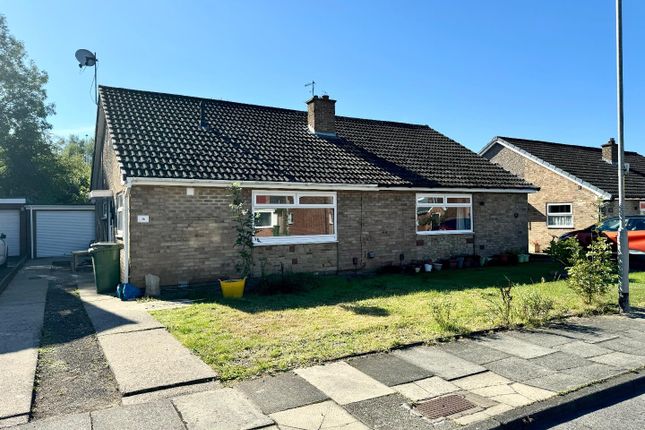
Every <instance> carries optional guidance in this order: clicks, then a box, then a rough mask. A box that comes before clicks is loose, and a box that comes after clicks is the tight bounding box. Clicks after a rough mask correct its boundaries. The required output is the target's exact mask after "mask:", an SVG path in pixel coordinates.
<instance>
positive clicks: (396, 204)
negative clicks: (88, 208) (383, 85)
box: [91, 86, 537, 285]
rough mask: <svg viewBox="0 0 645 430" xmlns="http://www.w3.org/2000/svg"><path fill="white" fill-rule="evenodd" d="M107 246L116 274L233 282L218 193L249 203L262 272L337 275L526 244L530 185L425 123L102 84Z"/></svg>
mask: <svg viewBox="0 0 645 430" xmlns="http://www.w3.org/2000/svg"><path fill="white" fill-rule="evenodd" d="M96 142H97V145H96V148H95V152H94V160H93V170H92V184H91V188H92V197H94V198H95V202H96V207H97V219H98V221H99V222H98V225H99V227H98V229H99V230H98V232H97V236H98V238H99V239H100V240H116V241H119V242H121V243H122V244H123V249H122V252H121V276H122V280H123V281H130V282H133V283H134V284H138V285H142V284H143V282H144V276H145V275H146V274H147V273H153V274H156V275H159V276H160V277H161V283H162V284H163V285H172V284H178V283H183V282H200V281H207V280H213V279H216V278H217V277H218V276H222V275H234V270H233V268H234V266H235V262H236V260H237V251H236V249H235V248H234V245H233V244H234V240H235V230H234V226H233V224H232V220H231V214H230V210H229V207H228V203H229V201H228V198H227V191H226V188H227V187H229V186H230V185H231V183H232V182H239V183H240V184H241V186H242V188H243V190H244V192H245V195H246V196H247V198H248V204H249V206H250V207H252V210H253V211H254V212H255V245H256V248H255V252H254V258H255V262H256V264H255V267H254V271H255V273H259V272H260V271H261V270H264V272H265V273H270V272H276V271H279V270H288V271H294V272H295V271H307V272H338V271H346V270H370V269H376V268H378V267H381V266H384V265H388V264H399V263H400V262H403V263H407V262H410V261H412V260H419V259H423V258H432V259H437V258H444V257H449V256H451V255H471V254H477V255H483V256H488V255H492V254H496V253H499V252H503V251H507V250H518V251H524V250H526V248H527V245H528V239H527V194H528V193H532V192H534V191H536V190H537V188H536V187H534V186H533V185H531V184H529V183H528V182H526V181H524V180H523V179H520V178H518V177H517V176H515V175H513V174H511V173H509V172H507V171H506V170H504V169H502V168H501V167H499V166H496V165H494V164H492V163H490V162H489V161H488V160H486V159H485V158H483V157H481V156H479V155H477V154H475V153H473V152H471V151H470V150H468V149H466V148H465V147H463V146H462V145H460V144H458V143H457V142H455V141H454V140H451V139H449V138H448V137H446V136H444V135H442V134H440V133H438V132H437V131H435V130H433V129H432V128H430V127H428V126H426V125H417V124H404V123H398V122H389V121H376V120H368V119H360V118H349V117H344V116H337V115H336V114H335V100H332V99H330V98H329V97H327V96H322V97H318V96H314V97H312V98H311V99H310V100H309V101H308V102H307V111H298V110H289V109H279V108H274V107H266V106H256V105H250V104H242V103H234V102H229V101H221V100H212V99H204V98H196V97H187V96H180V95H172V94H162V93H154V92H148V91H137V90H129V89H121V88H112V87H105V86H102V87H100V103H99V108H98V115H97V126H96Z"/></svg>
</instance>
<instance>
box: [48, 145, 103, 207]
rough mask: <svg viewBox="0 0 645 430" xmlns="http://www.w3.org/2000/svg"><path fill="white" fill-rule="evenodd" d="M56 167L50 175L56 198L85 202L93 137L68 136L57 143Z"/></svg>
mask: <svg viewBox="0 0 645 430" xmlns="http://www.w3.org/2000/svg"><path fill="white" fill-rule="evenodd" d="M57 146H58V151H57V164H58V166H57V169H56V175H55V176H54V177H52V180H53V181H54V183H55V185H56V190H57V191H58V199H59V200H60V201H63V202H65V203H86V202H87V194H88V193H89V191H90V174H91V170H92V165H91V163H92V153H93V151H94V139H88V138H85V139H81V138H79V137H78V136H74V135H72V136H69V137H68V138H67V139H60V140H59V141H58V143H57Z"/></svg>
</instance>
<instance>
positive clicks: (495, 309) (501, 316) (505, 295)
mask: <svg viewBox="0 0 645 430" xmlns="http://www.w3.org/2000/svg"><path fill="white" fill-rule="evenodd" d="M513 287H514V284H513V283H512V282H511V281H510V280H509V281H508V284H507V285H502V286H500V287H498V289H497V290H498V292H499V294H498V295H491V296H488V297H485V298H486V300H488V303H489V308H490V310H491V312H492V313H493V314H494V316H495V318H496V319H497V320H498V321H499V323H500V324H501V325H502V326H503V327H511V326H512V325H513Z"/></svg>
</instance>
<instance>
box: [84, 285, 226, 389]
mask: <svg viewBox="0 0 645 430" xmlns="http://www.w3.org/2000/svg"><path fill="white" fill-rule="evenodd" d="M79 293H80V297H81V300H82V301H83V304H84V306H85V310H86V311H87V314H88V316H89V318H90V320H91V321H92V324H93V326H94V329H95V330H96V335H97V338H98V341H99V344H100V345H101V348H102V349H103V353H104V354H105V357H106V359H107V361H108V364H109V365H110V369H112V372H113V373H114V377H115V378H116V381H117V384H118V386H119V391H120V392H121V394H122V395H123V396H125V397H127V396H132V395H137V394H142V393H148V392H152V391H157V390H164V389H169V388H173V387H177V386H185V385H191V384H199V383H204V382H208V381H213V380H214V379H216V378H217V374H216V373H215V371H213V369H211V368H210V367H209V366H207V365H206V364H205V363H204V362H203V361H201V360H200V359H199V358H198V357H197V356H195V355H194V354H192V353H191V352H190V351H189V350H188V349H186V348H185V347H184V346H183V345H182V344H181V343H179V342H178V341H177V339H175V338H174V337H173V336H172V335H171V334H170V333H168V332H167V331H166V329H165V328H164V327H163V326H162V325H161V324H160V323H158V322H157V320H155V319H154V318H153V317H152V316H150V314H148V313H147V312H146V310H145V307H144V306H143V305H142V304H141V303H138V302H136V301H130V302H123V301H121V300H119V299H118V298H116V297H111V296H108V295H101V294H97V293H96V288H95V286H94V283H93V282H86V283H83V284H81V285H79Z"/></svg>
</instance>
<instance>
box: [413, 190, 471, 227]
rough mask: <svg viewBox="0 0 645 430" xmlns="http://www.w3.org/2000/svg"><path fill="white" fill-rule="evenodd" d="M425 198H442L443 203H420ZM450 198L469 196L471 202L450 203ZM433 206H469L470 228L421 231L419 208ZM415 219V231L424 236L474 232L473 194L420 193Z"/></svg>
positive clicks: (415, 209)
mask: <svg viewBox="0 0 645 430" xmlns="http://www.w3.org/2000/svg"><path fill="white" fill-rule="evenodd" d="M423 198H442V199H443V203H419V200H420V199H423ZM448 198H467V199H469V203H448ZM432 207H442V208H468V209H470V229H468V230H434V231H419V230H418V227H419V218H418V212H419V208H432ZM414 220H415V226H414V229H415V232H416V234H418V235H423V236H433V235H442V234H472V233H473V232H474V230H473V228H474V224H475V217H474V214H473V196H472V194H450V193H448V194H437V193H431V194H425V193H423V194H422V193H419V194H417V195H416V205H415V208H414Z"/></svg>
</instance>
